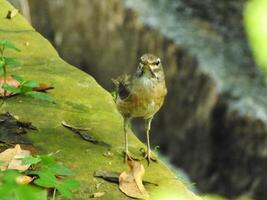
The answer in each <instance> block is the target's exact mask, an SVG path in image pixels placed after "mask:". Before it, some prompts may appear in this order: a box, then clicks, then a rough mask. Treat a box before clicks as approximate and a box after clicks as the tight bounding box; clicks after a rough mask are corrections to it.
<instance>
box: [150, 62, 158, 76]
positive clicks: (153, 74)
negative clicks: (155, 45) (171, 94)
mask: <svg viewBox="0 0 267 200" xmlns="http://www.w3.org/2000/svg"><path fill="white" fill-rule="evenodd" d="M148 69H149V71H150V72H151V74H152V76H154V77H155V78H157V75H156V74H155V72H154V71H153V70H152V69H151V66H150V65H148Z"/></svg>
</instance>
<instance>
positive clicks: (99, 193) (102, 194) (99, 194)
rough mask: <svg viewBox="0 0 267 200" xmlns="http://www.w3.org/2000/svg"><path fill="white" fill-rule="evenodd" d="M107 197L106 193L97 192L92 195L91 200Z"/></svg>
mask: <svg viewBox="0 0 267 200" xmlns="http://www.w3.org/2000/svg"><path fill="white" fill-rule="evenodd" d="M104 195H105V192H95V193H93V194H92V196H91V198H100V197H103V196H104Z"/></svg>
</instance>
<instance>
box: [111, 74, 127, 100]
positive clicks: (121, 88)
mask: <svg viewBox="0 0 267 200" xmlns="http://www.w3.org/2000/svg"><path fill="white" fill-rule="evenodd" d="M112 81H113V83H114V84H115V86H116V92H117V95H118V97H120V99H122V100H124V99H127V98H128V97H129V95H130V91H131V77H130V76H129V75H127V74H124V75H122V76H119V77H118V78H117V79H112Z"/></svg>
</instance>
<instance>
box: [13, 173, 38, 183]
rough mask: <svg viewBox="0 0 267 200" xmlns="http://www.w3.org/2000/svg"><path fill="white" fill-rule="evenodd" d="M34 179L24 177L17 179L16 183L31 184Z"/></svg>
mask: <svg viewBox="0 0 267 200" xmlns="http://www.w3.org/2000/svg"><path fill="white" fill-rule="evenodd" d="M33 179H34V177H30V176H25V175H22V176H18V177H17V178H16V182H17V183H18V184H29V183H30V182H32V181H33Z"/></svg>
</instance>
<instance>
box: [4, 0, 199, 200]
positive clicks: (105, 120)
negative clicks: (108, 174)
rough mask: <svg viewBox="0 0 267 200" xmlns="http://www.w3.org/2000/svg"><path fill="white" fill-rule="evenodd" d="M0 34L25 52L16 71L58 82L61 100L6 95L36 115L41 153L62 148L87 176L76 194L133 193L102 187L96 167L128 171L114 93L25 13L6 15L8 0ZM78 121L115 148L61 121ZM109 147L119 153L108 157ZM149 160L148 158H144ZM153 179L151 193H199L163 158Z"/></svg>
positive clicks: (11, 107) (23, 113)
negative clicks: (62, 53)
mask: <svg viewBox="0 0 267 200" xmlns="http://www.w3.org/2000/svg"><path fill="white" fill-rule="evenodd" d="M0 8H1V9H0V39H8V40H10V41H12V42H13V43H14V44H15V45H16V46H17V47H18V48H19V49H21V50H22V51H21V52H16V53H13V52H9V51H7V54H8V56H13V57H15V58H17V59H19V60H21V61H23V63H24V66H23V67H20V68H14V69H13V71H11V72H10V73H12V74H14V73H17V74H20V75H22V76H24V77H25V79H34V80H38V81H39V82H45V83H49V84H51V85H53V86H54V87H55V89H54V90H52V91H49V94H50V95H51V96H53V97H54V99H55V100H56V102H57V103H56V104H51V103H48V102H43V101H38V100H35V99H32V98H28V97H24V96H16V97H12V98H9V99H7V100H6V103H5V104H4V105H3V107H2V108H1V112H6V111H9V112H10V113H12V114H13V115H16V116H17V117H19V118H20V119H21V120H24V121H31V122H32V123H33V125H34V126H36V127H38V130H39V131H31V132H29V133H28V134H27V136H28V137H29V139H30V140H32V141H33V144H34V146H35V147H36V148H37V151H38V152H39V153H49V152H56V151H58V150H59V151H60V152H59V153H58V154H57V156H58V159H59V160H61V161H62V162H64V164H65V165H66V166H68V167H70V168H71V169H73V171H75V172H76V179H77V180H78V181H80V182H81V186H82V187H81V189H80V190H79V191H78V192H77V193H76V194H75V195H76V196H75V199H88V198H89V196H90V195H91V194H92V193H93V192H97V191H105V192H106V195H105V196H104V197H103V198H102V199H106V200H108V199H113V200H115V199H116V200H119V199H120V200H121V199H122V200H123V199H128V198H127V197H126V196H125V195H124V194H122V193H121V192H120V191H119V189H118V186H117V185H116V184H112V183H107V182H104V183H103V184H101V186H100V188H99V189H98V190H97V189H96V184H97V182H100V181H102V180H97V179H95V178H94V177H93V173H94V171H96V170H100V169H103V170H115V171H123V170H125V169H127V166H126V165H125V164H124V163H123V157H122V153H121V152H122V150H123V128H122V118H121V116H120V114H119V113H118V111H117V109H116V105H115V104H114V102H113V99H112V96H111V95H110V94H109V93H108V92H107V91H105V90H104V89H103V88H102V87H101V86H99V85H98V84H97V82H96V81H95V80H94V79H93V78H92V77H91V76H89V75H87V74H86V73H84V72H82V71H80V70H78V69H77V68H75V67H73V66H70V65H69V64H68V63H66V62H64V61H63V60H62V59H61V58H60V57H59V56H58V54H57V52H56V51H55V49H54V48H53V47H52V46H51V44H50V43H49V42H48V41H47V40H46V39H44V38H43V37H42V36H41V35H40V34H38V33H37V32H35V31H34V29H33V28H32V27H31V26H30V25H29V24H28V23H27V22H26V21H25V19H24V18H23V17H21V16H20V15H18V16H16V17H15V18H13V19H11V20H8V19H5V15H6V13H7V11H8V10H10V9H13V8H12V7H11V6H10V4H8V3H7V2H6V1H3V0H0ZM63 120H65V121H66V122H68V123H69V124H73V125H75V126H78V127H84V128H89V129H90V132H91V134H92V135H93V136H94V137H95V138H98V139H101V140H102V141H104V142H106V143H109V144H110V145H112V148H111V149H107V148H105V147H102V146H98V145H94V144H91V143H88V142H86V141H83V140H81V138H79V137H78V136H77V135H75V134H73V133H72V132H71V131H70V130H68V129H66V128H64V127H62V125H61V121H63ZM130 144H131V146H130V149H131V151H133V152H137V151H138V149H139V148H140V147H144V145H143V144H142V143H141V142H140V141H139V140H138V139H137V138H136V137H135V136H134V135H133V134H131V135H130ZM106 151H111V152H113V153H114V156H113V157H110V158H107V157H105V156H104V155H103V154H104V153H105V152H106ZM144 164H145V165H146V163H145V162H144ZM145 178H146V179H147V180H149V181H151V182H156V183H159V185H160V186H159V187H155V186H149V187H148V190H149V192H150V193H151V194H153V193H155V192H157V191H161V190H165V189H166V188H168V189H170V190H173V191H176V192H178V193H179V194H180V195H183V196H185V197H186V198H187V199H192V200H194V199H199V198H198V197H196V196H194V195H193V194H192V193H191V192H189V191H188V190H187V189H186V188H185V186H184V185H183V184H182V183H181V182H180V181H179V180H177V179H176V177H175V176H174V175H173V173H172V172H171V171H170V170H168V169H167V168H166V167H165V166H164V165H163V164H162V163H161V162H160V163H159V164H154V163H153V164H152V165H151V166H150V167H149V168H148V167H146V177H145Z"/></svg>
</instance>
